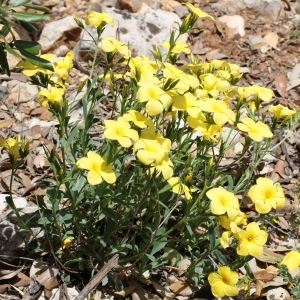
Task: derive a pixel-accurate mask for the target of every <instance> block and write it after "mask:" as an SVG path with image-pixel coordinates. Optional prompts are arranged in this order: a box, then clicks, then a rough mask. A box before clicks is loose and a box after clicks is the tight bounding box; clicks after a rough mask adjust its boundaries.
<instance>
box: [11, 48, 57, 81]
mask: <svg viewBox="0 0 300 300" xmlns="http://www.w3.org/2000/svg"><path fill="white" fill-rule="evenodd" d="M55 57H56V55H55V54H43V55H41V56H40V58H43V59H46V60H48V61H53V59H54V58H55ZM16 68H24V69H25V70H23V72H22V73H23V74H24V75H25V76H28V77H31V76H33V75H35V74H36V73H39V72H40V73H44V74H52V73H53V72H52V71H50V70H46V69H43V68H40V67H38V66H35V65H33V64H32V63H30V62H28V61H21V62H19V63H18V64H17V66H16Z"/></svg>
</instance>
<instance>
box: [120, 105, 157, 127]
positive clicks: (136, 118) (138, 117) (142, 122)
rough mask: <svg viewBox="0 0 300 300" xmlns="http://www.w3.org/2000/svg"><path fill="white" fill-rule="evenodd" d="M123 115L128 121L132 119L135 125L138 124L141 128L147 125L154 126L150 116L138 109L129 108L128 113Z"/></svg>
mask: <svg viewBox="0 0 300 300" xmlns="http://www.w3.org/2000/svg"><path fill="white" fill-rule="evenodd" d="M123 117H124V118H125V119H126V120H127V121H132V122H133V123H134V125H136V126H137V127H139V128H145V127H147V126H153V122H152V120H151V119H150V118H148V117H146V116H144V115H143V114H141V113H140V112H138V111H136V110H132V109H131V110H129V111H128V112H127V114H125V115H123Z"/></svg>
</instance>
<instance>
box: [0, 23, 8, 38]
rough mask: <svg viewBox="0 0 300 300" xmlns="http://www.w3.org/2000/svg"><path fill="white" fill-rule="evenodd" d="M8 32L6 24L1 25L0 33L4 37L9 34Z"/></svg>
mask: <svg viewBox="0 0 300 300" xmlns="http://www.w3.org/2000/svg"><path fill="white" fill-rule="evenodd" d="M9 32H10V29H9V26H7V25H4V26H3V27H2V29H1V30H0V34H1V35H2V36H4V37H6V36H7V35H8V34H9Z"/></svg>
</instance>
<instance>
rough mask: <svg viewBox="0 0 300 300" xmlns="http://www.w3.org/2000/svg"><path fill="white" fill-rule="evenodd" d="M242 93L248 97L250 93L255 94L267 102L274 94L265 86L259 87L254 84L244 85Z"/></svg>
mask: <svg viewBox="0 0 300 300" xmlns="http://www.w3.org/2000/svg"><path fill="white" fill-rule="evenodd" d="M243 94H244V97H245V98H248V97H249V96H251V95H257V97H258V98H259V99H261V100H262V101H264V102H269V101H270V100H271V99H272V97H274V96H275V95H274V93H273V91H272V90H270V89H268V88H265V87H260V86H258V85H255V84H254V85H252V86H249V87H245V88H244V90H243Z"/></svg>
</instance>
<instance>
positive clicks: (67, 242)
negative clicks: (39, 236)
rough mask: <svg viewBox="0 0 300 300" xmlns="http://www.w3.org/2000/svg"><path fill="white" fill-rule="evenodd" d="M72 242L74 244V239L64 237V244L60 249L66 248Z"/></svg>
mask: <svg viewBox="0 0 300 300" xmlns="http://www.w3.org/2000/svg"><path fill="white" fill-rule="evenodd" d="M71 244H72V239H70V238H66V239H64V241H63V244H62V246H61V247H60V248H59V250H64V249H66V248H68V247H70V245H71Z"/></svg>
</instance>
